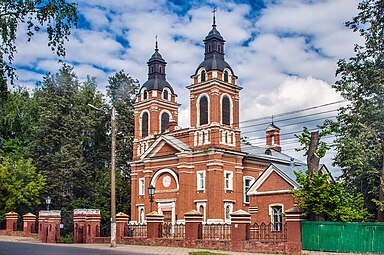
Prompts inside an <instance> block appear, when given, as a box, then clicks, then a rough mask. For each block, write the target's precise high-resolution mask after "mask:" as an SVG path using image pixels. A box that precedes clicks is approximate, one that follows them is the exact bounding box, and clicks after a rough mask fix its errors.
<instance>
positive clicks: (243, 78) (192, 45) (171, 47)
mask: <svg viewBox="0 0 384 255" xmlns="http://www.w3.org/2000/svg"><path fill="white" fill-rule="evenodd" d="M77 3H78V9H79V14H80V23H79V27H78V28H77V29H75V30H74V31H73V34H72V36H71V38H70V41H69V42H67V43H66V49H67V56H66V58H65V59H64V62H66V63H69V64H71V65H73V66H74V67H75V72H76V74H77V75H78V77H79V78H80V79H81V80H82V79H85V78H86V76H87V75H90V76H95V77H96V78H97V81H98V82H99V89H100V90H101V91H104V90H105V85H106V83H107V80H108V76H110V75H111V74H113V73H114V72H116V71H119V70H121V69H124V71H126V72H127V73H129V74H130V75H131V76H132V77H134V78H137V79H138V80H139V81H140V84H143V83H144V82H145V81H146V78H147V65H146V62H147V61H148V59H149V57H150V56H151V55H152V53H153V51H154V44H155V36H156V35H158V41H159V48H160V53H161V54H162V56H163V57H164V58H165V60H166V61H167V63H168V64H167V69H166V72H167V79H168V81H169V82H170V83H171V84H172V86H173V87H174V89H175V92H176V93H177V94H178V101H179V103H181V104H182V105H181V107H180V113H179V124H180V126H183V127H186V126H189V97H188V90H187V89H186V88H185V87H186V86H188V85H189V84H190V83H191V80H190V75H191V74H193V73H194V71H195V69H196V67H197V66H198V65H199V63H200V62H201V61H202V60H203V57H204V49H203V39H204V37H205V36H206V34H207V33H208V32H209V31H210V29H211V24H212V10H213V9H214V8H216V9H217V13H216V21H217V28H218V30H219V31H220V33H221V35H222V36H223V37H224V39H225V40H226V60H227V62H228V63H229V64H230V65H231V66H232V68H233V70H234V72H235V74H236V75H237V76H238V77H239V80H238V84H239V85H240V86H242V87H243V90H242V92H241V95H240V102H241V103H240V107H241V108H240V111H241V114H240V118H241V121H245V120H249V119H254V118H260V117H263V116H270V115H272V114H275V115H276V114H279V113H282V112H289V111H293V110H297V109H303V108H307V107H311V106H316V105H321V104H325V103H328V102H335V101H338V100H340V99H341V97H340V96H339V95H338V94H336V93H335V91H334V90H333V89H332V88H331V86H332V84H333V83H334V82H335V81H336V79H337V78H336V77H335V70H336V68H337V61H338V59H340V58H349V57H350V56H352V55H353V47H354V44H356V43H362V41H361V40H362V39H361V38H359V37H358V35H357V34H355V33H352V31H351V30H349V29H348V28H345V26H344V22H346V21H348V20H350V19H351V18H352V17H353V16H355V15H356V14H357V9H356V7H357V3H358V1H357V0H317V1H316V0H266V1H260V0H258V1H251V0H250V1H247V0H238V1H230V0H228V1H219V0H208V1H204V0H203V1H197V0H192V1H187V0H171V1H166V0H158V1H155V0H140V1H138V0H84V1H77ZM22 32H23V31H19V35H18V42H17V46H18V54H17V56H16V57H15V62H14V64H15V66H16V67H17V68H18V71H17V74H18V76H19V80H18V82H17V83H18V84H21V85H23V86H27V87H30V88H31V87H34V84H35V83H36V81H38V80H41V79H42V77H43V75H44V74H45V73H47V72H52V73H54V72H56V71H57V70H58V69H59V67H60V64H59V63H58V62H57V58H56V57H55V55H54V54H52V53H51V52H50V50H49V48H48V47H47V46H46V45H47V40H46V35H45V34H42V33H39V34H37V35H36V36H35V37H34V38H33V39H32V41H31V42H29V43H27V42H26V38H25V35H24V34H23V33H22ZM337 106H340V105H334V106H332V107H333V108H332V109H334V108H336V107H337ZM327 109H328V110H329V109H331V107H328V108H327ZM324 110H326V109H325V108H322V109H319V111H324ZM308 113H310V112H303V113H302V114H303V115H304V114H308ZM333 115H334V113H330V114H328V115H324V117H327V116H328V117H330V116H333ZM276 120H278V118H277V119H276ZM302 120H305V119H302ZM264 122H265V120H264ZM296 122H298V120H297V121H296ZM254 123H255V124H257V123H256V122H254ZM259 124H260V123H259ZM261 124H262V123H261ZM276 124H278V125H281V126H285V127H284V128H282V132H286V133H288V132H292V131H296V130H298V129H301V126H298V125H288V124H289V123H288V122H287V123H285V122H283V121H281V123H280V124H279V123H276ZM314 124H316V122H314V121H312V122H311V123H303V124H300V125H307V126H309V127H310V128H312V127H314ZM261 127H262V126H259V127H258V128H257V129H255V130H254V131H252V130H246V131H244V133H245V136H248V137H250V138H251V140H252V142H253V143H255V144H258V145H261V143H263V139H258V138H260V137H262V136H263V131H257V130H259V129H260V128H261ZM292 139H293V137H292V136H290V137H289V138H288V136H286V137H285V138H284V140H285V141H286V143H287V145H286V146H285V147H287V153H288V154H294V151H293V150H292V147H294V146H295V144H294V143H293V140H292ZM284 140H283V141H284ZM296 145H297V144H296ZM331 156H332V155H329V156H328V158H327V159H326V161H327V163H329V162H330V158H331Z"/></svg>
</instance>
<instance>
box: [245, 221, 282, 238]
mask: <svg viewBox="0 0 384 255" xmlns="http://www.w3.org/2000/svg"><path fill="white" fill-rule="evenodd" d="M247 239H249V240H256V241H260V242H286V241H287V223H285V224H281V223H279V225H276V224H274V223H269V224H265V223H261V224H257V223H254V224H252V225H248V227H247Z"/></svg>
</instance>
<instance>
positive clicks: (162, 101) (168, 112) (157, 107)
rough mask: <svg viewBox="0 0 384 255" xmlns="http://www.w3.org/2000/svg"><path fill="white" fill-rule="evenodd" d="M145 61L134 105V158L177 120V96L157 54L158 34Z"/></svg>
mask: <svg viewBox="0 0 384 255" xmlns="http://www.w3.org/2000/svg"><path fill="white" fill-rule="evenodd" d="M147 64H148V80H147V81H146V82H145V83H144V84H143V85H142V86H141V88H140V90H139V95H138V96H137V99H136V102H135V104H134V114H135V135H134V144H133V159H134V160H135V159H137V158H138V157H140V155H141V154H143V153H144V152H145V151H146V150H147V149H148V148H149V146H150V145H151V144H152V143H153V141H154V140H155V139H156V137H157V136H158V135H160V134H165V133H167V132H168V128H169V126H170V125H169V124H170V122H171V124H172V125H173V126H175V125H177V122H178V108H179V104H178V103H177V101H176V99H177V95H176V94H175V92H174V91H173V88H172V86H171V85H170V84H169V83H168V82H167V80H166V73H165V66H166V64H167V62H165V60H164V59H163V57H162V56H161V55H160V53H159V47H158V42H157V36H156V45H155V52H154V53H153V55H152V56H151V58H150V59H149V60H148V62H147Z"/></svg>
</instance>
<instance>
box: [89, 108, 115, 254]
mask: <svg viewBox="0 0 384 255" xmlns="http://www.w3.org/2000/svg"><path fill="white" fill-rule="evenodd" d="M88 106H89V107H91V108H93V109H95V110H98V111H101V112H104V113H105V111H104V110H102V109H100V108H97V107H96V106H94V105H92V104H88ZM111 129H112V145H111V147H112V148H111V247H112V248H115V247H116V177H115V165H116V164H115V162H116V152H115V151H116V109H115V107H114V106H112V111H111Z"/></svg>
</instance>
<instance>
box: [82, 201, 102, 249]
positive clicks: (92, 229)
mask: <svg viewBox="0 0 384 255" xmlns="http://www.w3.org/2000/svg"><path fill="white" fill-rule="evenodd" d="M100 219H101V216H100V210H99V209H88V210H87V214H86V218H85V220H86V223H87V236H86V240H85V242H86V243H93V241H94V239H95V237H99V236H100Z"/></svg>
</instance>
